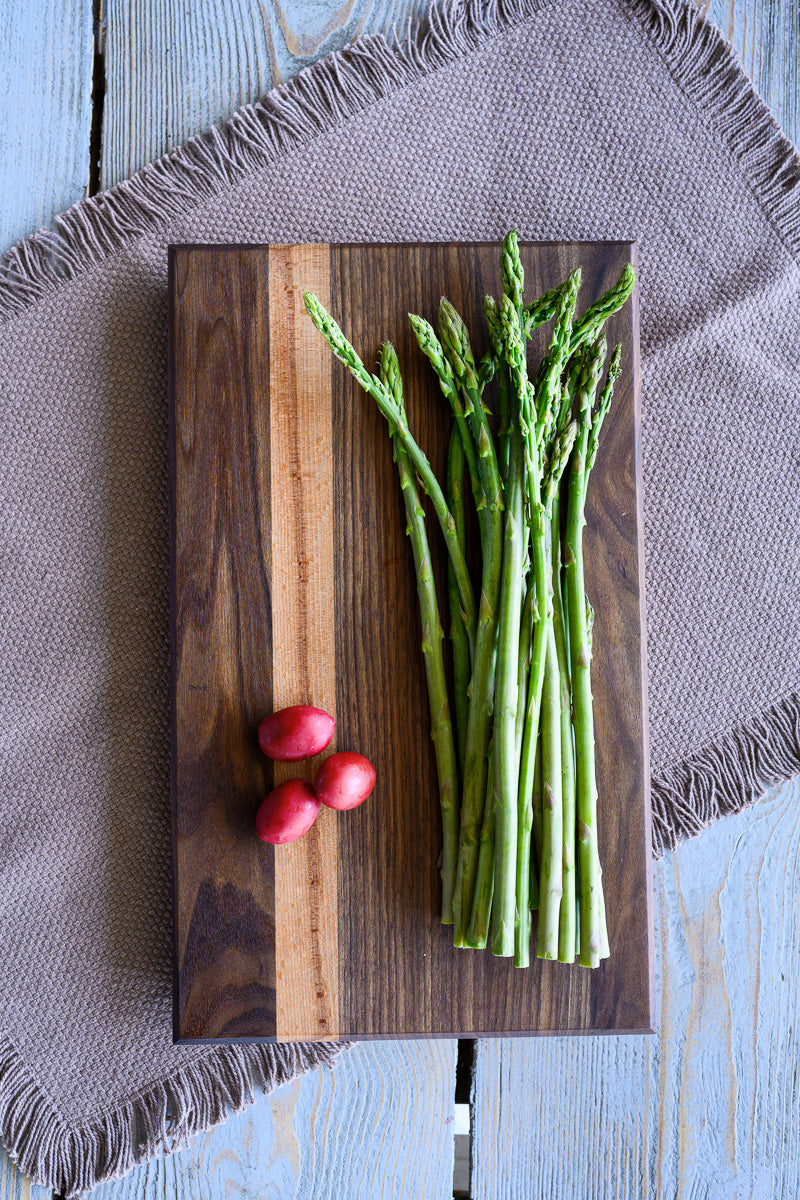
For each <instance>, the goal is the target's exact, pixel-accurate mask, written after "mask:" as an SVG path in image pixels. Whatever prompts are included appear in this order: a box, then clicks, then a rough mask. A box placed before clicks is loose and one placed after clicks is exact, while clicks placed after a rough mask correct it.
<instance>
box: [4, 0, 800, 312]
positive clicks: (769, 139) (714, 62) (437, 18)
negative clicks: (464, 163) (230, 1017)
mask: <svg viewBox="0 0 800 1200" xmlns="http://www.w3.org/2000/svg"><path fill="white" fill-rule="evenodd" d="M621 2H622V3H623V4H624V5H625V6H626V7H627V8H628V10H629V11H630V13H631V15H632V17H633V19H638V20H640V21H641V22H642V23H643V25H644V27H645V30H646V32H647V34H648V36H649V37H650V39H651V41H652V42H653V43H654V44H655V46H656V47H657V48H658V50H659V51H660V53H661V54H662V55H663V56H664V58H665V60H666V62H667V65H668V67H669V70H670V71H671V73H672V75H673V78H674V79H675V80H676V82H677V83H678V85H679V86H680V87H681V88H682V89H683V90H684V92H685V93H686V95H687V96H688V97H689V98H690V99H691V100H692V101H693V102H694V103H695V105H696V106H697V108H698V110H699V112H700V114H701V116H702V118H703V119H704V120H705V121H706V122H707V123H708V124H710V125H712V126H713V127H714V128H715V129H716V131H717V132H718V134H719V135H720V136H721V137H722V138H723V140H724V141H725V143H726V144H727V146H728V148H729V150H730V153H731V154H732V155H733V157H734V158H735V159H736V160H737V161H738V163H739V166H740V168H741V170H742V171H743V173H744V175H745V177H746V179H747V180H748V182H749V184H750V187H751V188H752V190H753V193H754V194H755V195H756V197H757V198H758V200H759V202H760V204H761V206H762V208H763V209H764V211H765V212H766V214H767V216H768V217H769V219H770V220H771V222H772V224H773V226H774V227H775V229H776V231H777V232H778V234H779V236H780V237H781V238H782V239H783V240H784V242H785V243H786V244H787V246H788V248H789V249H790V250H791V251H792V253H797V252H798V250H800V204H798V184H799V182H800V156H798V153H797V151H796V149H795V148H794V146H793V145H792V143H791V142H790V141H789V139H788V138H787V137H786V136H785V134H783V133H782V131H781V129H780V127H779V126H778V124H777V122H776V121H775V119H774V117H773V116H772V115H771V113H770V112H769V109H768V108H767V106H766V105H765V104H764V102H763V100H761V99H760V97H759V96H758V95H757V94H756V93H755V91H754V90H753V87H752V85H751V83H750V81H749V80H748V79H747V77H746V75H745V74H744V72H743V71H742V69H741V67H740V65H739V63H738V61H737V59H736V57H735V56H734V54H733V52H732V51H731V49H730V47H729V46H728V45H727V43H726V42H725V40H724V38H723V36H722V34H721V33H720V31H719V30H718V29H717V28H716V27H715V26H713V25H711V24H710V23H709V22H707V21H706V20H705V19H704V18H703V17H702V16H701V15H700V13H699V11H698V10H697V9H696V8H695V7H694V5H693V4H692V3H690V0H621ZM552 3H553V0H443V2H442V3H438V4H434V5H433V6H432V8H431V9H430V11H429V13H428V16H427V20H426V21H425V22H423V23H420V24H417V25H416V26H413V27H412V25H411V23H410V22H409V26H408V28H407V29H406V31H405V33H404V34H403V36H402V37H400V36H398V35H397V34H396V33H395V35H394V36H393V38H392V39H391V40H387V39H386V38H384V37H383V36H381V35H369V36H365V37H361V38H359V39H358V40H357V41H355V42H353V43H352V45H350V46H348V47H346V48H345V49H343V50H338V51H335V52H333V53H331V54H329V55H327V56H326V57H325V58H323V59H320V60H319V61H318V62H316V63H313V64H312V65H311V66H309V67H306V68H305V69H304V70H302V71H300V73H299V74H298V75H297V76H295V77H294V78H293V79H291V80H289V81H288V82H287V83H284V84H281V85H279V86H278V87H276V88H274V89H273V90H272V91H270V92H268V93H267V94H266V95H265V96H264V97H262V99H261V100H259V101H257V102H256V103H254V104H249V105H246V106H245V107H244V108H241V109H239V111H238V112H236V113H235V114H234V115H233V116H232V117H231V118H230V120H228V121H225V122H224V123H222V124H220V125H217V126H214V127H213V128H212V129H210V130H209V131H208V132H206V133H203V134H201V135H200V136H198V137H194V138H192V139H191V140H190V141H188V142H186V143H185V145H183V146H181V147H180V148H179V149H176V150H173V151H172V152H171V153H170V154H167V155H166V156H165V157H164V158H162V159H160V160H159V161H158V162H156V163H153V164H151V165H149V166H147V167H145V168H144V169H143V170H142V171H139V172H138V174H136V175H134V176H133V177H132V178H131V179H128V180H125V181H124V182H122V183H119V184H117V185H116V186H115V187H113V188H110V189H109V190H108V191H105V192H101V193H100V194H99V195H97V196H92V197H89V198H88V199H86V200H82V201H80V202H79V203H77V204H75V205H73V206H72V208H69V209H67V211H66V212H64V213H62V214H61V215H60V216H58V217H56V218H55V221H54V229H53V230H47V229H43V230H40V231H39V232H38V233H35V234H33V235H32V236H31V237H28V238H25V239H24V240H23V241H21V242H19V243H17V245H16V246H14V247H12V249H11V250H9V251H8V253H7V254H6V255H5V257H4V259H3V261H2V263H0V320H2V319H9V318H11V317H12V316H14V315H15V314H16V313H19V312H21V311H23V310H24V309H25V308H27V307H28V306H29V305H31V304H33V303H35V302H36V301H37V300H39V299H41V298H42V297H44V296H46V295H48V294H49V293H50V292H52V291H53V290H54V289H55V288H57V287H59V286H60V285H62V284H64V283H65V282H68V281H69V280H70V279H73V278H74V277H75V276H76V275H78V274H80V273H82V272H83V271H86V270H88V269H89V268H91V267H92V266H94V265H97V264H99V263H102V262H103V261H104V260H105V259H106V258H108V257H109V256H110V255H112V254H114V253H115V252H117V251H119V250H121V249H123V248H124V247H125V246H127V245H129V244H130V243H131V242H133V241H134V240H135V239H136V238H138V237H140V236H142V235H144V234H146V233H148V232H150V231H152V230H155V229H158V228H159V227H161V226H162V225H163V224H164V223H166V222H167V221H169V219H170V218H171V217H174V216H178V215H185V213H186V212H187V211H188V210H191V209H192V208H193V207H196V206H198V205H200V204H202V203H203V201H205V200H207V199H209V198H211V197H212V196H213V195H215V194H216V193H217V192H219V191H220V190H221V189H222V188H224V187H226V186H229V185H231V184H234V183H236V182H237V181H239V180H240V179H242V178H243V177H244V176H246V175H247V174H248V173H250V172H252V171H257V170H259V169H262V168H264V167H266V166H268V165H270V164H271V163H273V162H276V161H277V160H279V159H280V158H281V157H282V156H284V155H285V154H287V153H288V152H290V151H291V150H292V149H294V148H296V147H298V146H300V145H304V144H306V143H308V142H309V141H311V140H312V139H313V138H314V137H315V136H316V135H317V134H319V133H320V132H322V131H323V130H326V129H330V128H331V127H332V126H335V125H336V124H337V123H338V122H340V121H342V120H344V119H346V118H348V117H350V116H352V115H353V114H354V113H356V112H362V111H364V110H365V109H367V108H368V107H369V106H370V105H371V104H373V103H375V102H376V101H378V100H380V99H382V98H384V97H386V96H389V95H391V94H392V93H394V92H396V91H398V90H399V89H401V88H403V87H406V86H408V85H409V84H413V83H415V82H417V81H419V80H420V79H422V78H424V77H425V76H426V75H428V74H430V73H431V72H433V71H436V70H437V69H439V68H440V67H443V66H446V65H447V64H448V63H450V62H453V61H455V60H458V59H460V58H463V57H464V56H465V55H467V54H468V53H470V52H471V51H474V50H478V49H480V47H481V46H482V45H483V44H484V43H485V42H486V41H487V40H488V39H490V38H491V37H492V36H494V35H495V34H497V33H498V32H502V30H503V29H504V28H510V27H512V26H514V25H517V24H519V23H520V22H522V21H525V20H527V19H529V18H530V17H531V16H533V15H534V14H535V13H537V12H540V11H542V10H544V9H546V8H548V7H549V6H550V5H551V4H552Z"/></svg>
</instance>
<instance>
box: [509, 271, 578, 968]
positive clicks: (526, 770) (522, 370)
mask: <svg viewBox="0 0 800 1200" xmlns="http://www.w3.org/2000/svg"><path fill="white" fill-rule="evenodd" d="M579 285H580V272H579V271H575V272H573V274H572V275H571V276H570V278H569V280H568V281H567V283H566V285H565V286H564V288H563V289H562V290H561V293H560V295H559V300H558V311H557V314H556V319H555V324H554V328H553V335H552V339H551V343H550V350H549V353H548V356H547V359H546V360H545V363H544V367H543V370H542V371H541V373H540V379H539V382H538V385H537V387H536V388H535V389H533V388H532V387H531V386H530V384H529V383H528V379H527V370H526V364H525V353H524V349H523V345H522V340H521V330H520V328H519V322H518V318H517V313H516V311H515V309H514V307H513V305H512V304H511V302H510V301H509V300H508V298H505V300H504V304H503V307H502V313H501V315H502V318H503V330H504V339H505V346H506V356H507V359H508V363H509V372H510V374H511V377H512V379H514V380H515V382H516V385H517V392H518V395H519V396H520V403H521V412H520V424H521V427H522V429H523V431H524V435H525V465H526V484H527V504H528V513H529V520H530V522H531V543H532V565H533V578H534V587H535V610H534V611H535V620H534V629H533V648H532V652H531V668H530V673H529V676H528V697H527V710H526V714H525V727H524V731H523V738H522V753H521V757H520V772H519V797H518V838H517V897H516V940H515V959H514V961H515V962H516V963H517V964H519V963H523V962H525V961H527V957H528V953H529V951H528V942H529V940H530V908H529V902H528V895H527V890H526V894H525V895H523V894H522V889H523V888H526V887H527V879H528V871H529V863H530V838H531V829H532V822H533V812H532V796H533V770H534V765H535V747H536V735H537V730H538V726H539V713H540V708H541V700H542V688H543V684H544V667H545V655H546V647H547V637H548V629H549V626H550V623H551V621H552V595H551V592H552V570H551V567H550V561H549V559H550V556H549V553H548V549H547V542H548V535H549V515H548V507H547V504H546V502H545V497H544V495H543V491H542V489H543V486H544V485H546V483H547V481H546V479H545V462H544V459H545V453H546V451H547V449H548V445H547V437H548V433H549V431H550V429H551V428H552V427H553V426H554V425H555V421H556V415H555V410H556V408H557V407H558V406H559V405H560V401H561V371H562V369H563V366H564V363H565V360H566V354H567V350H568V347H569V339H570V330H571V328H572V314H573V311H574V308H575V298H576V296H577V291H578V287H579ZM571 436H572V438H573V440H574V436H575V435H574V432H573V433H572V435H571ZM565 450H566V451H567V453H568V449H567V447H566V443H563V444H561V446H560V449H559V450H555V449H554V447H553V446H551V447H550V451H551V455H550V456H551V458H552V459H553V461H554V462H555V463H556V464H557V466H556V471H555V472H554V471H553V470H552V469H551V472H550V474H551V476H552V477H553V479H554V480H556V481H557V476H558V477H560V472H561V471H563V469H564V463H565V459H564V451H565ZM539 893H540V894H539V905H540V915H541V906H542V904H543V903H544V902H545V900H546V897H545V896H543V895H542V889H541V887H540V889H539Z"/></svg>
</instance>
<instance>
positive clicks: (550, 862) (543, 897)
mask: <svg viewBox="0 0 800 1200" xmlns="http://www.w3.org/2000/svg"><path fill="white" fill-rule="evenodd" d="M562 846H563V810H562V791H561V706H560V701H559V670H558V658H557V655H556V639H555V633H554V632H553V625H552V622H551V623H550V624H549V625H548V629H547V650H546V659H545V671H544V685H543V691H542V865H541V872H540V876H539V922H538V934H537V950H536V952H537V955H538V957H539V958H551V959H552V958H558V919H559V912H560V908H561V894H562V887H563V884H562V869H561V867H562V859H563V856H562ZM529 857H530V856H529ZM527 949H528V947H527V942H524V943H523V944H522V945H521V946H520V948H519V950H518V956H519V957H520V958H523V959H524V960H527ZM515 961H516V960H515ZM518 965H520V966H527V961H522V962H520V963H518Z"/></svg>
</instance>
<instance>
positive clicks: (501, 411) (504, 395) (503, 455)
mask: <svg viewBox="0 0 800 1200" xmlns="http://www.w3.org/2000/svg"><path fill="white" fill-rule="evenodd" d="M483 315H484V317H485V318H486V327H487V329H488V330H489V340H490V341H491V343H492V354H493V357H494V362H495V366H496V369H497V414H498V417H499V428H498V430H497V460H498V463H499V466H500V475H501V477H502V480H503V483H504V484H505V482H506V479H507V476H508V457H509V446H510V443H509V434H510V432H511V382H510V380H509V378H508V367H507V366H506V364H505V360H504V357H503V332H502V328H501V324H500V310H499V308H498V306H497V301H496V300H495V298H494V296H484V297H483Z"/></svg>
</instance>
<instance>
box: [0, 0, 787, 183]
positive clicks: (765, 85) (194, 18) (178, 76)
mask: <svg viewBox="0 0 800 1200" xmlns="http://www.w3.org/2000/svg"><path fill="white" fill-rule="evenodd" d="M6 3H11V0H6ZM697 3H698V6H699V7H701V8H702V9H703V10H704V11H707V12H708V14H709V16H710V17H711V18H712V20H714V21H716V22H717V24H718V25H719V26H720V27H721V28H722V30H723V32H724V33H725V34H726V36H727V37H728V39H729V41H731V43H732V44H733V45H734V46H735V48H736V49H737V51H738V52H739V54H740V55H741V57H742V61H743V63H744V66H745V70H746V71H747V73H748V74H749V76H750V78H751V79H753V81H754V83H755V85H756V87H757V89H758V90H759V91H760V93H761V94H762V95H763V96H764V98H765V100H766V101H767V103H768V104H769V105H770V107H771V108H772V110H773V112H774V113H775V115H776V117H777V119H778V121H779V122H780V123H781V125H782V126H783V128H784V129H785V131H786V133H787V134H788V135H789V137H791V138H793V139H794V140H796V139H797V133H798V70H799V68H798V54H797V35H798V23H799V22H800V7H799V6H798V0H697ZM427 7H428V4H427V0H345V2H344V3H340V2H339V0H324V2H323V3H320V4H314V5H308V4H304V3H302V2H301V0H287V2H285V3H283V4H281V3H278V2H277V0H270V2H269V3H266V4H261V3H258V2H257V0H231V3H229V4H225V5H219V4H217V3H216V0H199V2H198V3H191V0H182V3H180V4H178V5H177V6H176V5H175V3H173V2H172V0H108V3H107V10H108V18H107V20H108V37H107V51H106V54H107V76H108V91H107V94H106V106H105V114H106V115H105V130H104V137H103V151H102V180H103V186H104V187H109V186H111V184H113V183H118V182H119V181H120V180H121V179H125V178H127V177H128V176H129V175H132V174H133V173H134V172H135V171H138V170H140V169H141V168H142V167H143V166H144V165H145V163H147V162H149V161H151V160H152V159H155V158H158V157H160V155H162V154H164V153H166V151H167V150H170V149H172V148H173V147H175V146H178V145H180V144H181V143H182V142H183V141H185V140H186V138H188V137H191V136H192V135H193V134H196V133H200V132H201V131H202V130H203V129H206V128H208V126H209V125H211V124H213V123H214V122H216V121H220V120H223V119H224V118H225V117H228V116H230V115H231V113H232V112H234V111H235V110H236V109H237V108H238V107H239V106H240V105H242V104H244V103H247V102H250V101H252V100H255V99H257V98H258V96H260V95H262V94H263V93H264V92H265V91H267V90H268V89H269V88H270V87H271V86H272V85H273V84H275V83H279V82H281V81H283V80H286V79H289V78H291V76H293V75H295V74H296V73H297V71H298V70H300V68H301V67H303V66H305V65H306V64H307V63H309V62H311V61H313V60H314V59H315V58H318V57H320V56H321V55H322V54H325V53H327V52H328V51H329V50H331V49H334V48H337V47H340V46H344V45H346V44H347V43H348V42H350V41H352V39H353V38H354V37H357V36H359V35H360V34H361V33H389V32H390V31H391V30H392V28H394V27H396V28H398V29H401V30H402V29H404V28H405V27H406V24H407V22H408V21H409V20H411V21H416V20H418V19H419V18H420V17H422V16H423V15H424V13H425V11H426V9H427Z"/></svg>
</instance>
